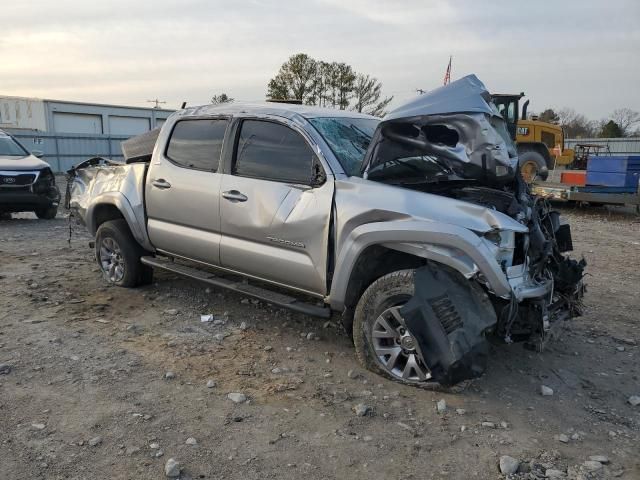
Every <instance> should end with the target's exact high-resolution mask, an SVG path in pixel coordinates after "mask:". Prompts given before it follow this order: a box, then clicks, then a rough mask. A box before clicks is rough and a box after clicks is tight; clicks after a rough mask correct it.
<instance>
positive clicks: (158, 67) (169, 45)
mask: <svg viewBox="0 0 640 480" xmlns="http://www.w3.org/2000/svg"><path fill="white" fill-rule="evenodd" d="M2 16H3V34H2V36H1V37H0V55H1V56H2V76H1V80H0V94H5V95H6V94H10V95H25V96H40V97H48V98H61V99H70V100H83V101H96V102H109V103H128V104H136V105H145V104H146V103H145V102H146V99H148V98H155V97H158V98H161V99H163V100H167V101H168V102H169V104H171V105H173V106H178V105H179V104H180V103H181V102H182V101H183V100H187V101H188V102H189V103H190V104H195V103H204V102H207V101H208V99H209V98H210V97H211V95H212V94H213V93H219V92H222V91H225V92H227V93H228V94H229V95H231V96H233V97H235V98H239V99H244V100H261V99H263V98H264V95H265V90H266V84H267V82H268V80H269V78H270V77H272V76H273V75H274V74H275V72H276V71H277V69H278V68H279V66H280V65H281V64H282V63H283V62H284V61H285V60H286V59H287V58H288V57H289V56H290V55H292V54H294V53H297V52H306V53H308V54H310V55H311V56H313V57H316V58H319V59H324V60H328V61H332V60H337V61H344V62H347V63H350V64H351V65H353V66H354V68H355V69H356V70H358V71H362V72H365V73H370V74H372V75H374V76H376V77H378V78H379V79H380V80H381V81H382V82H383V84H384V90H385V93H386V94H387V95H389V94H393V95H395V97H396V102H398V101H400V100H402V99H407V98H409V97H410V96H412V95H414V94H415V89H416V88H425V89H429V88H434V87H437V86H438V85H439V84H441V82H442V77H443V75H444V69H445V67H446V63H447V61H448V58H449V55H453V57H454V59H453V76H454V78H456V77H459V76H462V75H464V74H466V73H477V74H478V75H479V76H480V78H481V79H483V81H485V83H486V84H487V85H488V86H489V87H490V88H492V89H494V90H496V91H503V92H516V91H517V92H519V91H521V90H524V91H525V92H526V93H527V94H528V95H529V96H530V98H531V99H532V106H533V107H534V110H541V109H542V108H544V107H547V106H558V107H561V106H572V107H574V108H575V109H576V110H578V111H581V112H584V113H585V114H587V115H589V116H591V117H593V118H598V117H601V116H604V115H606V114H607V113H608V112H610V111H611V110H613V109H614V108H618V107H623V106H627V107H630V108H634V109H637V110H640V98H639V96H640V94H639V93H637V87H636V85H637V83H638V80H639V77H640V62H638V60H637V52H638V51H639V50H640V31H639V30H638V29H637V28H636V26H635V22H636V21H637V18H640V3H639V2H637V1H635V0H612V1H611V2H607V3H603V2H597V1H581V2H577V1H567V2H554V3H550V2H536V3H533V4H517V5H515V4H512V3H510V2H506V1H499V2H477V1H471V0H454V1H446V2H445V1H443V0H434V1H424V0H396V1H390V0H366V1H365V0H307V1H304V2H301V1H294V0H280V1H276V0H252V1H243V2H238V1H231V0H217V1H206V0H183V1H181V2H174V1H169V0H156V1H153V2H148V1H133V0H127V1H125V0H112V1H109V2H85V1H81V0H58V1H56V2H51V1H50V0H47V1H44V0H32V1H30V2H14V3H13V4H12V6H11V7H10V8H4V9H3V14H2ZM612 86H615V88H611V87H612Z"/></svg>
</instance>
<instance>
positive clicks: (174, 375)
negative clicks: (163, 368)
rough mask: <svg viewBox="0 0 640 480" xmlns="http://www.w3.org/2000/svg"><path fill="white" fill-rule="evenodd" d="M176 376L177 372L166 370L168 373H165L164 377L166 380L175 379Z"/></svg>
mask: <svg viewBox="0 0 640 480" xmlns="http://www.w3.org/2000/svg"><path fill="white" fill-rule="evenodd" d="M174 378H176V374H175V373H173V372H171V371H169V372H166V373H165V374H164V379H165V380H173V379H174Z"/></svg>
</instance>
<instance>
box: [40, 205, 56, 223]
mask: <svg viewBox="0 0 640 480" xmlns="http://www.w3.org/2000/svg"><path fill="white" fill-rule="evenodd" d="M35 214H36V217H38V218H39V219H41V220H53V219H54V218H56V215H57V214H58V207H46V208H39V209H37V210H36V211H35Z"/></svg>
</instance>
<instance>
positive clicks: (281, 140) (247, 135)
mask: <svg viewBox="0 0 640 480" xmlns="http://www.w3.org/2000/svg"><path fill="white" fill-rule="evenodd" d="M316 165H319V163H317V159H316V156H315V153H314V152H313V150H312V149H311V147H310V146H309V145H308V144H307V142H306V140H305V139H304V138H303V137H302V136H301V135H300V134H299V133H298V132H296V131H294V130H293V129H291V128H289V127H287V126H286V125H282V124H280V123H276V122H273V121H267V120H243V121H242V124H241V126H240V134H239V136H238V141H237V146H236V154H235V159H234V166H233V174H234V175H238V176H242V177H251V178H259V179H264V180H272V181H278V182H285V183H299V184H305V185H308V184H309V183H310V182H311V180H312V171H313V168H314V167H315V166H316ZM320 168H322V167H320Z"/></svg>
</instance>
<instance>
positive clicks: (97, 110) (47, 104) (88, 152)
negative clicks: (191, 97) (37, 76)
mask: <svg viewBox="0 0 640 480" xmlns="http://www.w3.org/2000/svg"><path fill="white" fill-rule="evenodd" d="M172 113H173V110H167V109H160V108H144V107H127V106H121V105H104V104H100V103H82V102H68V101H63V100H48V99H40V98H28V97H11V96H3V95H0V129H2V130H5V131H7V132H9V133H11V134H12V135H14V136H15V137H16V138H17V139H18V140H19V141H20V142H21V143H22V144H23V145H24V146H25V147H26V148H27V149H29V150H40V151H42V152H43V153H44V159H45V160H46V161H48V162H49V163H50V164H51V166H52V169H53V170H55V171H65V170H67V169H68V168H69V167H71V166H72V165H74V164H76V163H78V162H79V161H82V160H84V159H86V158H89V157H91V156H102V157H108V158H114V159H118V158H121V157H122V151H121V149H120V142H121V141H122V140H126V139H127V138H129V137H132V136H135V135H139V134H141V133H144V132H148V131H149V130H153V129H154V128H157V127H160V126H161V125H162V124H163V123H164V121H165V120H166V119H167V117H169V115H171V114H172Z"/></svg>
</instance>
